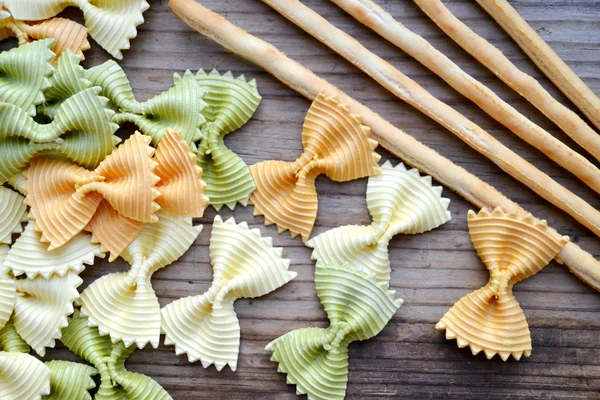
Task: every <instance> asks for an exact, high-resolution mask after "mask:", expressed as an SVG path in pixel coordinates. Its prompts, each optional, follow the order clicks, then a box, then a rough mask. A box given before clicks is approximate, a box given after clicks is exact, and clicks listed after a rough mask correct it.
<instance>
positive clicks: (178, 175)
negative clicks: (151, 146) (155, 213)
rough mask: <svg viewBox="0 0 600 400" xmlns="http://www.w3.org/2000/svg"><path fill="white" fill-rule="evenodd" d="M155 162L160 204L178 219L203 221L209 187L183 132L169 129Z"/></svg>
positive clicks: (159, 145) (161, 142) (161, 141)
mask: <svg viewBox="0 0 600 400" xmlns="http://www.w3.org/2000/svg"><path fill="white" fill-rule="evenodd" d="M154 161H156V163H157V164H158V166H157V167H156V171H155V173H156V175H158V177H159V178H160V182H158V185H157V189H158V190H159V192H160V197H159V198H158V199H157V200H156V201H157V202H158V204H159V205H160V206H161V207H162V208H163V209H164V210H165V211H167V212H169V213H171V214H173V215H175V216H177V217H192V218H196V217H201V216H202V215H203V214H204V209H205V208H206V206H207V205H208V201H209V199H208V197H207V196H206V195H205V194H204V190H205V189H206V183H204V181H203V180H202V169H201V168H200V167H199V166H198V165H197V164H196V155H195V154H194V153H192V152H191V150H190V148H189V146H188V145H187V144H186V142H185V140H184V139H183V136H182V135H181V133H180V132H178V131H176V130H173V129H167V131H166V133H165V135H164V136H163V137H162V139H161V140H160V142H159V144H158V147H157V148H156V154H155V155H154Z"/></svg>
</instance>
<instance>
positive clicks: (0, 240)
mask: <svg viewBox="0 0 600 400" xmlns="http://www.w3.org/2000/svg"><path fill="white" fill-rule="evenodd" d="M24 200H25V198H24V197H23V196H21V195H20V194H19V193H17V192H15V191H13V190H10V189H8V188H5V187H2V186H0V246H2V245H3V244H4V245H8V244H11V243H12V236H13V235H14V234H15V233H21V232H23V227H22V225H21V223H22V222H25V221H26V220H27V206H26V205H25V202H24ZM1 261H2V259H1V258H0V262H1Z"/></svg>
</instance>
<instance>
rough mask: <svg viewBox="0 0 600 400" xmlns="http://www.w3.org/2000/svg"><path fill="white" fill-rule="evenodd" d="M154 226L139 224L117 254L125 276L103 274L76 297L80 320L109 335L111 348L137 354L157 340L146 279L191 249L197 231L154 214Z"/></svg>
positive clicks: (154, 305)
mask: <svg viewBox="0 0 600 400" xmlns="http://www.w3.org/2000/svg"><path fill="white" fill-rule="evenodd" d="M156 215H157V216H158V218H159V220H158V222H157V223H154V224H150V223H148V224H145V225H144V227H143V228H142V231H141V232H140V234H139V235H138V236H137V237H136V239H135V240H134V241H133V242H132V243H131V244H130V245H129V247H128V248H127V249H126V250H125V251H124V252H123V253H122V254H121V256H122V257H123V258H124V259H125V260H126V261H127V262H128V263H129V264H130V265H131V269H130V270H129V272H118V273H113V274H108V275H106V276H103V277H101V278H100V279H98V280H96V281H95V282H94V283H92V284H91V285H90V286H89V287H88V288H87V289H86V290H84V291H83V293H82V294H81V298H80V299H79V300H78V303H79V304H80V305H81V314H82V315H84V316H87V317H88V323H89V325H90V326H97V327H98V330H99V332H100V334H101V335H106V334H110V337H111V340H112V342H113V343H116V342H118V341H120V340H122V341H123V343H124V344H125V346H126V347H129V346H131V345H132V344H133V343H135V344H136V345H137V346H138V347H139V348H143V347H144V346H145V345H146V344H148V343H150V344H152V346H153V347H154V348H156V347H158V344H159V340H160V305H159V303H158V298H157V297H156V294H155V293H154V289H153V288H152V283H151V279H152V274H153V273H154V272H156V271H157V270H159V269H160V268H163V267H166V266H167V265H169V264H171V263H173V262H175V261H176V260H177V259H179V258H180V257H181V256H182V255H183V254H184V253H185V252H186V251H187V250H188V249H189V248H190V246H191V245H192V244H193V243H194V241H195V240H196V238H197V237H198V234H199V233H200V231H201V230H202V226H193V224H192V219H191V218H182V217H176V216H173V215H171V214H169V213H167V212H166V211H163V210H161V211H158V212H157V213H156Z"/></svg>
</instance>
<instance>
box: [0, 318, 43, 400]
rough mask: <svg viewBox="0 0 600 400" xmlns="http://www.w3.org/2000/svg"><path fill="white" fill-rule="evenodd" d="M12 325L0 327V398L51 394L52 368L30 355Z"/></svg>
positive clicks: (35, 398) (31, 398) (19, 399)
mask: <svg viewBox="0 0 600 400" xmlns="http://www.w3.org/2000/svg"><path fill="white" fill-rule="evenodd" d="M28 353H29V346H27V344H26V343H25V342H24V341H23V339H21V338H20V337H19V335H18V334H17V332H16V331H15V329H14V327H13V326H12V324H8V325H6V326H4V327H3V328H1V329H0V398H1V399H3V400H39V399H40V398H41V397H42V396H43V395H48V394H50V379H51V374H52V371H51V370H50V368H48V367H47V366H46V365H45V364H44V363H43V362H41V361H40V360H38V359H37V358H35V357H33V356H31V355H29V354H28Z"/></svg>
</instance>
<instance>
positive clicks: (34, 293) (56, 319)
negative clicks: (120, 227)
mask: <svg viewBox="0 0 600 400" xmlns="http://www.w3.org/2000/svg"><path fill="white" fill-rule="evenodd" d="M82 283H83V281H82V280H81V278H80V277H79V276H78V275H77V274H76V273H73V272H69V273H67V274H65V275H64V276H59V275H54V276H52V277H50V278H49V279H43V278H41V277H38V278H36V279H14V276H13V275H12V274H11V273H10V271H7V270H6V268H5V267H0V297H1V298H2V302H0V307H1V309H0V316H5V315H6V314H8V315H9V316H10V315H11V314H12V318H13V322H14V326H15V328H16V330H17V332H18V333H19V335H20V336H21V337H22V338H23V339H24V340H25V341H26V342H27V344H29V345H30V346H31V347H32V348H33V349H34V350H35V351H36V353H38V354H39V355H41V356H43V355H44V354H46V347H54V344H55V340H56V339H59V338H60V336H61V329H62V328H63V327H65V326H67V316H68V315H71V313H72V312H73V301H75V299H77V298H78V297H79V292H78V291H77V288H78V287H79V286H80V285H81V284H82ZM0 322H2V321H0ZM3 322H4V323H6V321H3Z"/></svg>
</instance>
